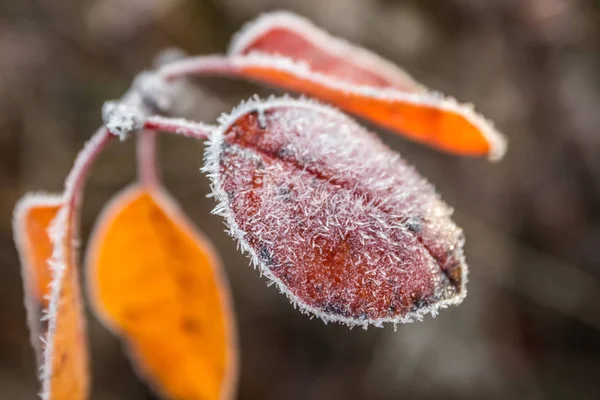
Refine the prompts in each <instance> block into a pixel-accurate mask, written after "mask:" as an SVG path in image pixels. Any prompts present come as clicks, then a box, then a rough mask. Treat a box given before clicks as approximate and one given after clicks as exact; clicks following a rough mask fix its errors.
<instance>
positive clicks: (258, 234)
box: [205, 98, 467, 326]
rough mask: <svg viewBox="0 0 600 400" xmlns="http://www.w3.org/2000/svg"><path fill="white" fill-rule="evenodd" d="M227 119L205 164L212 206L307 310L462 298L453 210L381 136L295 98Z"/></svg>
mask: <svg viewBox="0 0 600 400" xmlns="http://www.w3.org/2000/svg"><path fill="white" fill-rule="evenodd" d="M221 123H222V125H221V128H220V130H218V132H216V133H215V134H213V136H212V138H211V141H210V145H209V147H208V149H207V152H206V165H205V171H206V172H208V175H209V177H210V178H211V180H212V183H213V190H214V195H215V197H216V199H217V200H218V201H219V204H218V205H217V207H216V212H217V213H218V214H220V215H223V216H224V217H225V219H226V221H227V223H228V225H229V227H230V232H231V234H232V235H233V236H234V237H236V238H237V239H238V241H239V243H240V246H241V248H242V250H243V251H244V252H247V253H248V254H249V255H250V257H251V260H252V262H253V264H254V265H255V266H258V267H259V268H260V270H261V273H263V274H264V275H265V276H267V278H269V279H270V280H271V281H273V282H275V283H276V284H277V286H278V288H279V290H280V291H282V292H283V293H285V294H287V295H288V297H289V298H290V299H291V300H292V301H293V302H294V304H297V305H298V306H299V307H300V309H301V310H303V311H305V312H308V313H311V314H315V315H317V316H319V317H321V318H322V319H323V320H325V321H337V322H342V323H346V324H348V325H363V326H367V325H369V324H374V325H376V326H380V325H381V323H382V322H393V323H397V322H409V321H413V320H415V319H421V318H422V316H423V315H424V314H426V313H432V314H435V312H436V311H437V310H438V309H439V308H441V307H445V306H448V305H450V304H457V303H459V302H460V301H462V299H463V298H464V296H465V293H466V288H465V283H466V272H467V267H466V265H465V263H464V257H463V252H462V245H463V236H462V231H461V230H460V229H459V228H458V227H457V226H456V225H455V224H454V223H453V222H452V221H451V220H450V215H451V213H452V211H451V209H450V208H449V207H447V206H446V205H445V204H444V203H443V202H442V200H441V199H440V198H439V196H438V195H437V194H436V192H435V190H434V189H433V187H432V186H431V185H430V184H428V183H427V182H426V181H425V180H424V179H423V178H421V177H420V176H419V175H418V174H417V172H416V171H415V170H414V168H412V167H411V166H409V165H408V164H406V163H405V162H404V161H403V160H402V159H401V158H400V156H399V155H398V154H396V153H394V152H392V151H391V150H390V149H389V148H387V147H386V146H385V145H384V144H383V143H382V142H381V141H379V139H378V138H377V137H376V136H375V135H373V134H371V133H369V132H367V131H366V130H365V129H363V128H362V127H360V126H359V125H358V124H356V123H355V122H354V121H353V120H351V119H350V118H349V117H347V116H345V115H344V114H342V113H341V112H339V111H336V110H335V109H333V108H331V107H327V106H323V105H320V104H318V103H316V102H311V101H306V100H292V99H288V98H284V99H270V100H268V101H265V102H261V101H257V100H253V101H250V102H248V103H245V104H243V105H242V106H240V107H238V109H236V110H234V112H233V113H232V114H231V115H230V116H225V117H223V118H222V119H221ZM242 232H243V234H242Z"/></svg>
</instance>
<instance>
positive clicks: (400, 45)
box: [0, 0, 600, 400]
mask: <svg viewBox="0 0 600 400" xmlns="http://www.w3.org/2000/svg"><path fill="white" fill-rule="evenodd" d="M274 7H276V8H283V9H289V10H292V11H295V12H297V13H299V14H302V15H305V16H307V17H309V18H310V19H311V20H313V21H314V22H315V23H316V24H317V25H319V26H322V27H324V28H325V29H327V30H329V31H331V32H332V33H335V34H337V35H340V36H343V37H347V38H348V39H349V40H351V41H353V42H357V43H361V44H363V45H365V46H366V47H368V48H370V49H373V50H374V51H376V52H378V53H380V54H382V55H383V56H385V57H386V58H389V59H391V60H392V61H394V62H395V63H397V64H399V65H401V66H403V67H404V68H405V69H406V70H407V71H408V72H410V73H411V74H412V75H413V76H414V77H415V78H416V79H418V80H419V81H420V82H423V83H424V84H426V85H427V86H429V87H431V88H435V89H439V90H441V91H442V92H446V93H452V94H454V95H456V97H457V98H458V99H459V100H461V101H472V102H474V103H475V104H477V105H478V109H479V110H480V111H482V112H483V113H484V114H485V115H486V116H488V117H490V118H491V119H493V120H494V121H496V123H497V125H498V127H499V129H500V130H501V131H502V132H503V133H505V134H506V135H507V136H508V139H509V141H510V147H509V149H510V150H509V152H508V153H507V155H506V157H505V159H504V160H503V161H502V163H501V164H497V165H494V164H488V163H487V162H485V161H478V160H472V159H460V158H456V157H451V156H446V155H442V154H439V153H437V152H434V151H430V150H427V149H424V148H423V147H421V146H419V145H415V144H413V143H409V142H408V141H406V140H403V139H401V138H397V137H395V136H393V135H387V134H386V135H383V136H382V137H383V139H384V140H385V141H386V142H387V143H388V144H390V145H391V146H392V147H393V148H394V149H395V150H398V151H400V152H401V153H402V154H403V155H404V157H405V158H407V159H408V160H409V161H411V162H412V163H414V164H415V165H416V166H417V167H418V168H419V170H420V171H421V172H422V173H423V175H425V176H427V177H428V178H430V179H431V180H432V181H433V182H434V183H435V184H436V186H437V187H438V189H439V190H440V192H441V193H442V195H443V196H444V198H445V199H446V200H447V201H448V202H449V203H450V204H453V205H454V206H455V207H456V213H457V215H456V221H457V223H458V224H459V225H461V226H462V227H463V228H464V230H465V234H466V238H467V244H466V248H465V251H466V255H467V259H468V261H469V265H470V267H471V268H470V270H471V275H470V283H469V296H468V297H467V299H466V301H465V302H464V303H463V304H462V305H461V306H460V307H457V308H453V309H450V310H446V312H444V313H443V314H441V315H440V316H439V317H438V318H436V319H430V318H429V319H427V320H425V321H424V322H422V323H419V324H414V325H406V326H401V327H399V329H398V331H397V332H393V330H392V329H385V330H377V329H370V330H368V331H363V330H352V331H348V330H347V328H345V327H341V326H331V325H329V326H324V325H323V324H322V323H321V322H320V321H318V320H310V319H308V318H306V316H303V315H301V314H300V313H298V312H295V311H294V310H293V308H292V307H289V304H288V302H287V300H286V299H285V298H284V297H283V296H279V295H278V294H277V293H276V291H274V290H266V289H265V287H264V282H263V281H261V280H260V279H259V278H258V276H257V274H255V273H254V271H252V269H251V268H249V267H248V266H247V260H246V259H245V258H244V257H243V256H241V255H239V254H238V253H237V252H236V251H235V244H234V243H233V242H231V241H230V240H229V238H228V237H227V236H226V235H225V234H224V233H223V232H222V225H221V221H220V220H219V219H218V218H216V217H214V216H208V211H209V210H210V209H211V208H212V206H213V202H212V200H211V199H205V198H204V195H205V194H206V193H208V182H207V181H206V179H204V178H202V177H201V175H200V174H199V172H198V168H199V167H200V165H201V163H202V153H201V146H200V145H198V146H194V145H193V146H190V144H189V142H188V141H183V140H178V139H176V138H173V139H171V138H168V139H164V140H162V141H161V142H162V146H161V149H162V150H161V153H162V160H163V164H164V169H165V171H164V172H165V174H164V177H165V183H166V186H167V187H168V188H169V190H170V191H171V192H172V193H173V194H174V195H175V196H176V197H177V198H178V199H180V202H181V203H182V206H183V208H184V209H185V210H186V212H187V213H188V215H190V217H191V218H192V219H193V220H194V221H195V223H196V224H197V225H198V226H200V227H201V229H202V230H203V231H204V232H205V233H206V234H207V235H209V236H210V237H211V239H212V240H213V241H214V243H215V244H216V246H217V249H218V251H219V252H220V254H221V255H222V258H223V263H224V265H225V268H226V269H227V272H228V275H229V276H230V277H231V280H232V282H231V284H232V286H233V294H234V301H235V307H236V310H237V313H238V317H239V331H240V344H241V354H242V364H241V380H240V388H239V398H241V399H255V398H259V399H307V398H308V399H397V398H401V397H411V398H437V397H440V396H442V395H444V396H445V397H446V398H448V397H450V398H481V397H485V398H534V399H537V398H598V397H599V396H600V385H598V381H597V377H598V376H600V340H599V339H600V246H599V243H600V135H599V134H598V127H599V126H600V113H598V112H597V108H598V104H599V103H600V72H598V71H600V68H598V63H599V62H600V59H599V57H598V54H600V51H599V50H600V7H598V5H597V2H596V1H594V0H487V1H481V0H418V1H417V0H406V1H392V0H329V1H317V0H312V1H305V0H281V1H273V0H269V1H267V0H245V1H234V0H219V1H217V0H212V1H206V0H198V1H192V0H151V1H150V0H145V1H144V0H135V1H133V0H129V1H125V0H95V1H81V0H55V1H52V2H42V1H37V2H36V1H20V0H5V1H3V2H1V3H0V264H1V265H2V267H1V268H2V274H3V275H2V276H3V279H2V280H0V301H2V304H3V306H2V308H1V309H0V355H1V356H0V393H2V397H3V398H4V397H6V398H10V399H15V400H20V399H31V398H33V397H34V395H35V393H36V391H37V390H38V385H37V382H36V377H35V367H34V365H35V356H34V354H33V351H32V350H31V349H30V346H29V335H28V333H27V330H26V318H25V313H24V307H23V306H22V298H23V296H22V289H21V288H22V283H21V278H20V276H19V273H20V270H19V264H18V260H17V254H16V251H15V249H14V244H13V241H12V238H11V231H10V226H11V223H10V221H11V212H12V208H13V205H14V203H15V201H16V200H17V198H18V197H19V196H20V195H21V194H22V193H24V192H25V191H27V190H29V189H32V188H37V187H44V188H48V189H54V190H59V189H60V188H61V186H62V179H63V177H64V175H65V174H66V172H67V171H68V169H69V168H70V166H71V162H72V160H73V158H74V155H75V152H76V151H77V150H78V149H79V148H80V147H81V145H82V144H83V142H84V141H85V140H86V139H87V138H88V137H89V135H90V133H91V132H92V131H93V130H94V129H95V128H96V126H97V124H98V120H99V111H98V110H99V109H100V105H101V104H102V102H103V101H104V100H105V99H108V98H114V97H117V96H119V95H120V94H121V93H122V92H123V91H124V89H125V88H126V87H127V86H128V85H129V82H130V80H131V78H132V77H133V76H134V75H135V74H136V72H138V71H139V70H141V69H143V68H144V67H146V66H148V65H149V63H150V62H151V60H152V59H153V57H154V55H155V54H157V53H158V52H159V51H160V50H161V49H163V48H165V47H169V46H178V47H181V48H183V49H185V50H186V51H188V52H190V53H198V54H201V53H202V54H204V53H210V52H216V51H219V52H222V51H224V50H225V47H226V44H227V41H228V37H229V36H230V34H231V33H232V32H234V31H236V30H238V28H239V27H240V25H241V24H242V23H243V22H244V21H246V20H248V19H251V18H253V17H255V16H256V14H257V13H259V12H261V11H268V10H272V9H273V8H274ZM198 84H199V85H198V86H197V90H196V91H195V92H194V93H191V94H190V96H197V99H196V100H197V102H196V103H195V104H199V106H198V107H196V108H189V109H188V110H187V116H190V117H194V118H195V119H199V120H207V121H214V119H215V117H216V116H217V115H218V114H219V113H220V112H222V111H226V110H229V109H231V107H232V106H233V105H234V104H236V103H237V102H238V100H239V99H240V98H242V97H248V96H249V95H250V94H252V93H254V92H256V91H258V92H259V93H261V94H266V93H271V92H272V91H270V90H268V89H263V88H259V87H257V86H251V85H249V84H242V83H240V82H235V81H229V80H224V79H203V80H199V81H198ZM182 100H185V99H182ZM132 147H133V141H129V142H126V143H125V144H123V145H119V146H113V147H111V148H110V149H109V151H108V153H107V155H106V156H105V157H103V158H102V159H101V160H100V162H99V164H98V166H97V168H96V169H95V170H94V173H93V174H92V177H91V179H90V184H89V186H88V188H87V191H86V203H85V207H84V215H83V221H82V234H83V239H84V241H85V240H86V239H87V237H88V233H89V231H90V229H91V227H92V224H93V221H94V218H95V216H96V215H97V214H98V212H99V210H100V208H101V206H102V204H103V203H104V202H105V201H106V200H108V199H109V198H111V196H112V195H113V194H114V193H116V192H117V191H118V190H119V189H120V188H122V187H123V186H125V185H126V184H127V183H128V182H130V181H132V180H133V179H134V177H133V174H134V168H133V158H134V157H133V148H132ZM89 331H90V342H91V343H90V345H91V351H92V355H91V356H92V360H93V364H92V370H93V377H94V383H93V396H92V398H93V399H100V400H102V399H149V398H153V397H152V396H151V395H150V394H149V393H148V391H147V389H146V388H145V386H144V384H143V383H141V381H140V380H139V379H138V378H136V376H135V374H134V373H133V372H132V370H131V369H130V367H129V365H128V362H127V361H126V359H125V356H124V355H123V352H122V351H121V349H120V348H119V343H118V340H116V339H114V338H113V337H112V336H111V335H110V333H108V332H107V331H106V330H105V329H104V328H102V327H101V326H100V324H99V323H97V322H95V321H94V320H93V319H92V320H90V325H89Z"/></svg>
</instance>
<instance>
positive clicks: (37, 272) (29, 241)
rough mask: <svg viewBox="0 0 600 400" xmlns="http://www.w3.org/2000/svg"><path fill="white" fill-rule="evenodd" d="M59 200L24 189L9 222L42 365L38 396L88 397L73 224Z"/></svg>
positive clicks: (54, 398) (76, 399) (58, 398)
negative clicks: (22, 196) (33, 193)
mask: <svg viewBox="0 0 600 400" xmlns="http://www.w3.org/2000/svg"><path fill="white" fill-rule="evenodd" d="M63 203H64V202H63V200H62V197H59V196H47V195H27V196H25V197H24V198H23V199H22V200H21V201H20V202H19V204H18V205H17V207H16V209H15V218H14V226H13V228H14V233H15V238H16V243H17V249H18V251H19V255H20V258H21V263H22V273H23V280H24V287H25V304H26V307H27V312H28V318H29V325H30V330H31V335H32V342H33V345H34V348H35V350H36V355H37V357H38V362H39V363H40V364H41V367H42V377H41V379H42V385H43V392H42V397H43V398H44V399H51V400H63V399H64V400H67V399H68V400H79V399H85V398H87V397H88V388H89V373H88V355H87V348H86V340H85V319H84V316H83V313H82V305H81V297H80V289H79V283H78V276H77V270H76V268H75V262H74V257H75V254H74V249H73V248H72V246H70V244H72V243H73V240H72V234H73V230H72V226H71V225H72V224H70V223H67V222H65V221H68V220H69V217H70V213H69V208H68V207H66V206H64V204H63ZM61 210H62V211H61ZM51 227H52V229H54V230H55V235H54V237H52V238H51V237H50V236H49V234H48V231H49V230H50V228H51ZM49 263H50V264H49ZM55 296H56V298H55ZM54 307H56V308H54ZM42 310H43V313H42V312H41V311H42ZM42 314H43V317H42ZM42 321H43V322H44V323H42ZM40 337H43V338H44V339H43V341H41V340H40Z"/></svg>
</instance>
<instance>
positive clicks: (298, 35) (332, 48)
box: [228, 11, 425, 92]
mask: <svg viewBox="0 0 600 400" xmlns="http://www.w3.org/2000/svg"><path fill="white" fill-rule="evenodd" d="M255 52H256V53H263V54H273V55H280V56H284V57H289V58H290V59H292V60H296V61H302V62H305V63H306V64H307V65H308V66H309V67H310V69H311V70H313V71H315V72H318V73H321V74H324V75H327V76H330V77H332V78H336V79H341V80H343V81H345V82H348V83H352V84H356V85H367V86H371V87H374V88H386V87H393V88H396V89H398V90H402V91H407V92H423V91H425V88H424V87H422V86H421V85H420V84H418V83H417V82H416V81H415V80H414V79H413V78H412V77H410V76H409V75H408V74H407V73H406V72H404V71H403V70H401V69H400V68H398V67H397V66H395V65H394V64H393V63H391V62H389V61H387V60H385V59H383V58H381V57H379V56H378V55H376V54H375V53H372V52H370V51H368V50H366V49H363V48H360V47H358V46H355V45H352V44H350V43H348V42H347V41H345V40H342V39H340V38H336V37H333V36H331V35H330V34H328V33H327V32H325V31H324V30H322V29H319V28H318V27H316V26H315V25H314V24H313V23H312V22H310V21H308V20H307V19H305V18H302V17H300V16H298V15H296V14H293V13H290V12H286V11H278V12H272V13H267V14H264V15H262V16H261V17H259V18H258V19H256V20H255V21H252V22H250V23H248V24H247V25H246V26H245V27H244V28H242V30H241V31H240V32H239V33H238V34H236V36H235V37H234V39H233V40H232V41H231V44H230V46H229V52H228V54H229V55H230V56H236V55H248V54H251V53H255Z"/></svg>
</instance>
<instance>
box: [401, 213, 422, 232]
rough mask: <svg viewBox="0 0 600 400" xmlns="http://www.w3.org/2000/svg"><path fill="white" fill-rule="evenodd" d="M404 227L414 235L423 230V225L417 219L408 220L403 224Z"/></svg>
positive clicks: (419, 219)
mask: <svg viewBox="0 0 600 400" xmlns="http://www.w3.org/2000/svg"><path fill="white" fill-rule="evenodd" d="M405 226H406V229H408V230H409V231H410V232H412V233H415V234H419V233H421V230H422V229H423V223H422V221H421V218H419V217H412V218H409V219H408V220H407V221H406V222H405Z"/></svg>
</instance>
